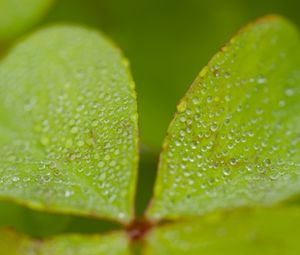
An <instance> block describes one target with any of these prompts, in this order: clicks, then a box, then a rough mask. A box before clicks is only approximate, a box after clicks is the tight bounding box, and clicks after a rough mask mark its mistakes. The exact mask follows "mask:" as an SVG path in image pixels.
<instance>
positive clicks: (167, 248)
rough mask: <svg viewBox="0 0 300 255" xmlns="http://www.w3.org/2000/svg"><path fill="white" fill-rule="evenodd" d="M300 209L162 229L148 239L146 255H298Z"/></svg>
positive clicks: (241, 214)
mask: <svg viewBox="0 0 300 255" xmlns="http://www.w3.org/2000/svg"><path fill="white" fill-rule="evenodd" d="M299 236H300V209H299V208H297V207H295V208H285V209H278V208H272V209H268V210H255V211H236V212H233V213H228V214H223V215H222V214H212V215H207V216H206V217H204V218H199V219H193V220H186V221H182V222H180V223H175V224H171V225H166V226H162V227H160V228H157V229H155V230H153V231H152V232H151V233H150V234H149V236H148V237H147V245H146V249H145V252H144V254H145V255H150V254H151V255H152V254H155V255H160V254H162V255H168V254H172V255H177V254H189V255H198V254H206V255H210V254H228V255H229V254H230V255H235V254H245V255H253V254H256V255H277V254H278V255H280V254H287V255H292V254H295V255H296V254H299V253H300V247H299Z"/></svg>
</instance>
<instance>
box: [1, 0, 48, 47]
mask: <svg viewBox="0 0 300 255" xmlns="http://www.w3.org/2000/svg"><path fill="white" fill-rule="evenodd" d="M52 2H53V0H1V1H0V41H1V40H7V39H11V38H13V37H14V36H16V35H17V34H19V33H21V32H23V31H24V30H25V29H27V28H29V27H30V26H32V25H33V24H34V23H35V22H36V21H38V20H39V19H40V18H41V17H42V16H43V15H44V13H45V12H46V11H47V10H48V8H49V7H50V5H51V4H52Z"/></svg>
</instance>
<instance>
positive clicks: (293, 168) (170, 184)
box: [148, 16, 300, 219]
mask: <svg viewBox="0 0 300 255" xmlns="http://www.w3.org/2000/svg"><path fill="white" fill-rule="evenodd" d="M299 42H300V41H299V34H298V32H297V31H296V29H295V28H294V26H293V25H291V24H290V23H289V22H287V21H285V20H284V19H282V18H279V17H274V16H270V17H266V18H264V19H260V20H258V21H257V22H256V23H255V24H251V25H249V26H247V27H246V28H245V29H243V30H242V31H241V32H240V33H239V34H238V35H237V36H236V37H234V38H233V39H232V40H231V41H230V42H229V44H228V45H227V46H226V47H224V48H223V49H222V50H221V51H220V52H219V53H218V54H217V55H216V56H215V57H214V58H213V59H212V60H211V62H210V63H209V64H208V66H206V67H205V68H204V69H203V70H202V71H201V72H200V74H199V76H198V77H197V78H196V80H195V81H194V83H193V85H192V86H191V88H190V89H189V90H188V92H187V94H186V95H185V97H184V98H183V99H182V100H181V102H180V103H179V105H178V107H177V113H176V115H175V118H174V120H173V121H172V123H171V124H170V126H169V129H168V134H167V137H166V139H165V142H164V145H163V150H162V153H161V158H160V165H159V173H158V178H157V182H156V185H155V194H154V199H153V201H152V204H151V206H150V208H149V211H148V216H149V217H151V218H153V219H160V218H176V217H182V216H188V215H202V214H204V213H207V212H210V211H213V210H218V209H224V208H234V207H239V206H256V205H262V206H268V205H272V204H273V203H276V202H278V201H280V200H282V199H285V198H287V197H289V196H290V195H293V194H295V193H298V192H299V191H300V172H299V167H300V156H299V155H300V43H299Z"/></svg>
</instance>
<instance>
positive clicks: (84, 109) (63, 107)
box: [0, 27, 138, 221]
mask: <svg viewBox="0 0 300 255" xmlns="http://www.w3.org/2000/svg"><path fill="white" fill-rule="evenodd" d="M127 66H128V63H127V61H126V60H125V59H124V58H123V57H122V56H121V54H120V52H119V51H118V50H117V49H115V47H113V46H112V45H111V43H110V42H108V41H107V40H106V39H105V38H103V36H101V35H100V34H98V33H97V32H94V31H90V30H86V29H83V28H76V27H52V28H48V29H45V30H42V31H40V32H37V33H36V34H34V35H32V36H31V37H30V38H29V39H27V40H25V41H24V42H22V43H20V44H19V45H18V46H17V47H16V48H15V49H13V51H12V52H11V53H10V54H9V55H8V56H7V57H6V58H5V59H4V60H3V61H2V62H1V66H0V162H1V168H0V197H1V198H2V199H12V200H14V201H17V202H19V203H24V204H26V205H28V206H30V207H32V208H36V209H42V210H48V211H56V212H65V213H76V214H85V215H93V216H96V217H107V218H112V219H119V220H121V221H129V220H130V219H131V218H132V216H133V200H134V190H135V183H136V170H137V158H138V153H137V150H138V146H137V111H136V96H135V92H134V83H133V81H132V79H131V75H130V73H129V71H128V68H127Z"/></svg>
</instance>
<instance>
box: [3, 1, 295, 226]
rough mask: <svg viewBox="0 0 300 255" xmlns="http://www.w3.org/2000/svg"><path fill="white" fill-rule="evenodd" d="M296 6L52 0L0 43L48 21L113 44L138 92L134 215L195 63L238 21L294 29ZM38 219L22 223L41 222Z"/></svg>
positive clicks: (7, 42) (196, 67)
mask: <svg viewBox="0 0 300 255" xmlns="http://www.w3.org/2000/svg"><path fill="white" fill-rule="evenodd" d="M0 1H1V0H0ZM23 2H26V1H23ZM299 8H300V1H299V0H229V1H228V0H227V1H226V0H204V1H201V0H185V1H179V0H151V1H146V0H56V1H53V3H52V5H50V7H49V8H47V11H44V12H43V17H38V19H39V21H35V24H33V23H34V22H31V23H30V27H29V28H28V27H25V28H24V29H23V30H22V33H21V32H19V34H18V36H15V38H13V39H10V40H5V41H4V40H2V41H0V46H1V45H2V48H5V46H7V45H11V44H12V43H13V42H14V41H15V39H16V38H19V37H20V36H24V35H26V34H27V33H29V32H30V31H32V30H34V29H36V28H40V27H43V26H45V25H48V24H52V23H70V24H79V25H83V26H88V27H93V28H95V29H98V30H101V31H103V32H104V33H105V34H107V35H108V36H109V37H111V38H112V39H113V40H114V41H115V42H116V43H117V45H118V46H119V47H120V48H121V50H122V51H123V52H124V54H125V56H126V57H127V58H128V59H129V60H130V62H131V69H132V73H133V77H134V80H135V82H136V89H137V93H138V107H139V116H140V136H141V145H142V146H141V148H142V154H141V155H142V160H141V169H140V171H141V174H140V181H141V183H140V186H139V192H138V201H139V203H138V204H139V206H138V212H139V213H141V212H142V210H143V208H144V207H145V205H146V203H147V200H148V198H149V196H150V194H151V189H152V183H153V180H154V177H155V169H156V161H157V155H158V152H159V150H160V146H161V144H162V141H163V137H164V135H165V132H166V129H167V126H168V124H169V122H170V120H171V119H172V115H173V114H174V112H175V109H176V104H177V102H178V101H179V99H180V98H181V97H182V96H183V95H184V93H185V91H186V90H187V88H188V86H189V85H190V84H191V83H192V81H193V79H194V78H195V77H196V75H197V74H198V72H199V71H200V70H201V68H202V67H203V66H204V65H205V64H206V63H207V62H208V61H209V59H210V58H211V57H212V56H213V54H215V53H216V52H217V51H218V49H219V48H220V47H221V46H223V45H224V43H226V42H227V41H228V40H229V39H230V37H231V36H232V35H233V34H234V33H235V32H236V31H237V30H238V29H239V28H240V27H242V26H243V25H245V24H246V23H248V22H249V21H252V20H253V19H256V18H257V17H259V16H263V15H266V14H273V13H276V14H280V15H283V16H286V17H287V18H288V19H290V20H291V21H292V22H294V23H295V24H296V25H298V26H299V27H300V15H299ZM0 15H1V10H0ZM0 22H1V19H0ZM28 26H29V25H28ZM0 209H1V208H0ZM19 210H24V209H23V208H19ZM4 212H5V210H4V209H2V210H1V212H0V214H2V216H1V215H0V216H1V217H2V219H3V220H2V223H1V221H0V224H4V223H5V222H8V216H3V215H4V214H5V213H4ZM26 213H29V212H27V211H26V212H25V213H23V214H26ZM7 214H9V213H6V215H7ZM5 217H7V218H5ZM16 217H17V216H16ZM61 220H62V221H64V219H61ZM3 222H4V223H3ZM41 222H43V220H41V221H40V222H39V223H34V222H32V223H31V225H30V224H29V225H30V226H23V227H22V228H23V229H30V228H32V226H34V228H37V225H38V226H39V228H43V225H42V223H41ZM45 224H46V225H45V226H47V224H48V225H49V222H48V223H45ZM55 231H56V230H55ZM57 231H58V230H57Z"/></svg>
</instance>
